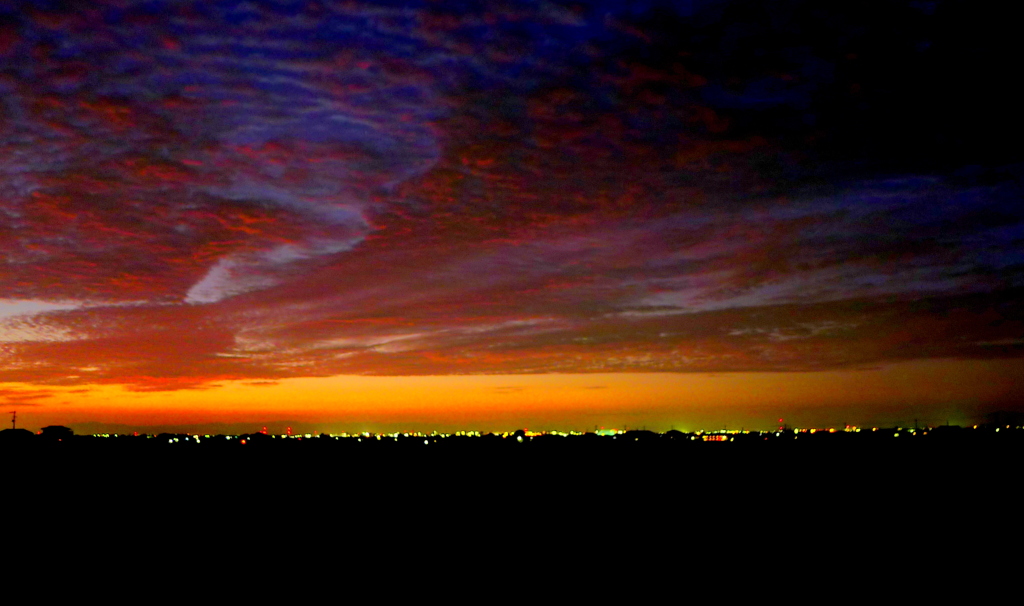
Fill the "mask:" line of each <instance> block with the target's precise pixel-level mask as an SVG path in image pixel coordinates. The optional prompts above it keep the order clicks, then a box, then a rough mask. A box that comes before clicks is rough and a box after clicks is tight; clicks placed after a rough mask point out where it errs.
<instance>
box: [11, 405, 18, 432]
mask: <svg viewBox="0 0 1024 606" xmlns="http://www.w3.org/2000/svg"><path fill="white" fill-rule="evenodd" d="M17 428H18V411H17V410H12V411H11V429H17Z"/></svg>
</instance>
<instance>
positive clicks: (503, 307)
mask: <svg viewBox="0 0 1024 606" xmlns="http://www.w3.org/2000/svg"><path fill="white" fill-rule="evenodd" d="M994 10H995V9H992V8H991V7H989V8H986V9H985V10H984V11H983V10H982V9H980V8H977V5H976V3H971V2H941V1H936V2H927V1H921V0H915V1H911V2H887V3H879V4H875V3H863V2H849V3H832V2H830V3H821V2H802V1H796V0H794V1H776V2H731V1H712V0H691V1H688V2H655V1H643V0H640V1H631V2H611V1H595V2H458V1H437V2H380V1H375V2H358V1H353V2H334V1H320V2H302V1H284V0H281V1H276V2H270V1H266V2H258V1H253V2H238V1H232V2H222V1H216V0H202V1H196V2H189V1H159V0H146V1H143V0H138V1H136V0H97V1H93V2H89V3H78V2H60V1H53V2H43V1H39V2H18V1H5V2H0V261H2V262H0V405H3V406H6V408H3V409H0V412H9V411H14V410H17V411H18V421H19V426H22V427H27V428H29V429H38V428H39V427H41V426H44V425H49V424H62V425H68V426H71V427H72V428H74V429H75V430H76V431H78V432H87V431H88V432H91V431H114V430H123V431H129V430H131V428H144V427H154V426H175V427H182V428H187V429H188V430H190V431H192V430H194V431H209V430H215V429H218V428H221V429H223V428H228V427H230V428H232V430H238V431H242V430H246V431H251V430H256V429H259V426H261V425H270V426H272V427H274V428H275V430H276V429H277V428H279V426H282V425H285V424H295V426H296V427H297V428H302V429H303V430H312V429H318V430H324V431H352V430H358V431H363V430H369V431H374V430H392V429H401V428H414V429H420V430H430V429H438V430H452V429H481V430H507V429H514V428H517V427H523V426H529V427H530V428H537V429H554V428H561V429H593V427H595V426H608V427H612V426H614V427H623V426H626V425H628V426H630V427H642V426H647V427H648V428H651V429H657V430H666V429H669V428H670V427H676V428H678V429H700V428H706V429H714V428H719V427H722V426H729V427H730V428H739V427H741V426H743V427H747V428H765V429H766V428H769V427H772V426H773V425H775V424H776V423H777V420H778V418H780V417H784V418H786V419H787V421H786V422H787V423H789V424H791V425H818V426H828V425H832V426H837V425H842V424H847V423H848V424H857V425H873V424H875V425H884V424H896V423H912V422H913V420H914V419H915V418H918V419H920V420H921V422H922V423H930V424H940V423H945V422H947V421H948V422H951V423H961V424H963V423H970V422H975V421H976V420H979V419H983V418H984V414H985V413H986V412H989V411H993V410H1024V398H1022V395H1021V394H1022V393H1024V309H1022V294H1024V241H1022V240H1024V202H1022V199H1024V198H1022V193H1024V191H1022V180H1021V178H1022V174H1024V171H1022V166H1024V151H1022V150H1024V148H1022V145H1021V141H1022V135H1024V129H1022V118H1021V115H1022V114H1021V110H1020V107H1019V106H1020V98H1019V95H1018V94H1017V93H1016V92H1015V89H1016V87H1015V86H1014V85H1015V84H1016V80H1018V77H1017V72H1018V71H1019V66H1018V65H1016V60H1015V59H1016V58H1017V57H1018V56H1019V54H1020V53H1019V49H1018V48H1017V42H1016V40H1017V39H1018V35H1017V32H1016V31H1014V29H1015V28H1016V25H1015V24H1016V21H1014V20H1013V19H1011V18H1010V17H1009V16H1008V15H999V14H997V13H996V12H993V11H994ZM9 418H10V417H9V414H8V415H7V417H6V419H8V420H9ZM5 426H9V423H7V424H5Z"/></svg>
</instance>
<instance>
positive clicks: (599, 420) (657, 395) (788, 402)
mask: <svg viewBox="0 0 1024 606" xmlns="http://www.w3.org/2000/svg"><path fill="white" fill-rule="evenodd" d="M1014 377H1024V360H1002V361H961V360H934V361H918V362H908V363H901V364H891V365H886V366H883V367H879V368H874V369H864V370H841V371H827V372H801V373H718V374H703V373H702V374H678V373H676V374H673V373H643V374H640V373H622V374H571V375H569V374H567V375H561V374H544V375H462V376H416V377H368V376H338V377H330V378H306V379H286V380H282V381H280V382H277V383H275V384H256V383H257V382H242V381H228V382H224V383H221V384H218V385H216V386H211V387H209V388H207V389H193V390H178V391H160V392H132V391H127V390H125V389H124V388H122V387H119V386H109V385H102V386H91V387H88V388H81V387H77V388H73V389H71V388H61V387H49V386H47V387H37V386H27V385H15V384H7V385H4V386H0V387H2V388H3V389H4V393H5V394H6V396H5V397H6V398H7V400H8V401H7V402H6V405H7V407H8V408H9V409H10V410H15V409H17V410H18V411H19V424H20V425H21V426H23V427H28V428H31V427H33V426H34V427H41V426H45V425H49V424H62V425H68V426H71V427H72V428H75V427H74V426H75V425H76V424H78V425H83V426H89V427H93V426H100V425H119V426H135V427H145V426H155V425H160V426H165V425H167V426H170V425H173V426H188V427H190V428H194V430H195V431H203V427H206V426H209V425H213V424H218V423H219V424H252V428H251V429H250V431H259V430H261V428H262V427H263V426H264V425H268V424H269V425H273V423H274V421H283V420H289V421H291V422H297V423H308V424H312V423H315V424H317V425H318V427H324V428H326V429H325V430H329V431H377V430H380V431H385V430H391V429H395V428H399V427H413V426H415V427H416V428H418V429H427V430H433V429H436V430H439V431H448V430H460V429H480V430H487V431H489V430H494V431H499V430H507V429H510V428H515V427H521V426H529V427H536V428H537V429H539V430H543V429H580V430H586V429H592V428H593V427H594V426H595V425H601V426H630V427H641V426H647V427H649V428H651V429H656V430H660V431H664V430H667V429H669V428H670V427H673V426H674V427H676V428H678V429H705V428H718V427H721V426H723V425H729V426H732V427H738V426H745V427H747V428H750V429H758V428H765V429H767V428H770V427H773V426H774V421H775V419H777V418H778V417H779V416H780V415H784V416H785V418H786V419H787V422H788V423H790V424H795V425H803V426H842V425H843V424H849V423H855V424H861V425H885V424H896V423H901V422H902V423H906V422H910V421H912V420H913V419H914V418H920V419H923V420H924V422H928V423H932V424H939V423H942V422H945V421H951V422H962V423H966V422H967V420H968V419H969V418H972V417H976V416H977V415H979V414H984V411H986V410H996V409H1005V408H1008V407H1012V404H1013V401H1012V397H1013V394H1014V393H1015V390H1019V389H1020V387H1021V383H1022V382H1024V381H1022V380H1021V379H1016V378H1014ZM19 394H20V396H19ZM19 397H21V398H22V400H21V402H22V403H21V405H20V406H19V400H18V398H19ZM30 398H31V399H30ZM272 431H274V429H272Z"/></svg>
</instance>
